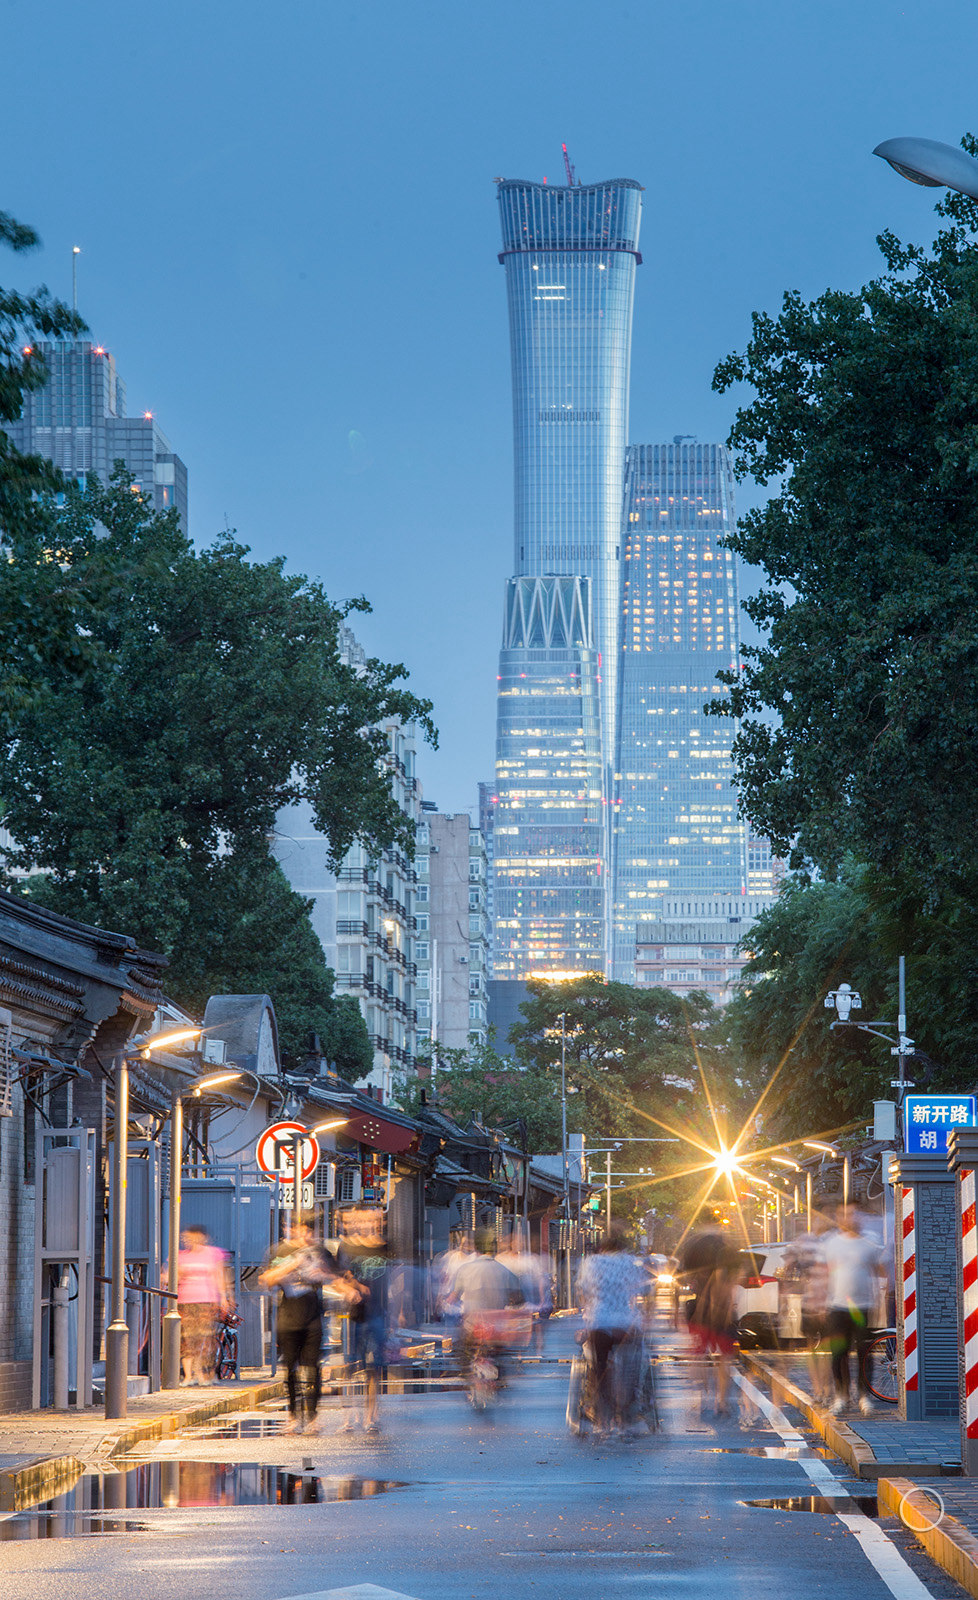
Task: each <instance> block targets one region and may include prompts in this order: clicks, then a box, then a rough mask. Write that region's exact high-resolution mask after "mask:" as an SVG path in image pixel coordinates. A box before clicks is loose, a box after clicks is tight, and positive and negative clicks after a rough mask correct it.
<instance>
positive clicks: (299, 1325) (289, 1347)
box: [258, 1216, 353, 1433]
mask: <svg viewBox="0 0 978 1600" xmlns="http://www.w3.org/2000/svg"><path fill="white" fill-rule="evenodd" d="M338 1278H339V1274H338V1273H337V1270H336V1267H335V1265H334V1263H333V1259H332V1257H331V1256H330V1254H329V1252H328V1250H326V1249H325V1247H324V1246H323V1245H322V1244H320V1243H319V1242H318V1241H317V1240H316V1239H315V1237H314V1234H313V1219H312V1218H311V1217H309V1216H304V1217H301V1218H300V1219H299V1220H298V1221H295V1222H293V1224H292V1234H291V1237H289V1238H288V1239H281V1240H280V1241H279V1243H278V1244H277V1245H275V1246H274V1247H273V1249H272V1250H271V1251H270V1252H269V1255H268V1257H267V1259H266V1262H265V1266H264V1268H263V1270H262V1272H261V1273H260V1275H259V1278H258V1282H259V1283H260V1284H262V1286H263V1287H264V1288H266V1289H278V1291H279V1302H278V1312H277V1316H276V1322H275V1330H276V1336H277V1339H278V1350H279V1356H280V1358H281V1361H282V1365H283V1366H284V1367H285V1388H286V1393H287V1395H288V1403H289V1417H288V1421H287V1423H286V1425H285V1430H284V1431H285V1432H286V1433H297V1432H298V1431H299V1430H300V1429H302V1428H304V1429H305V1431H306V1432H307V1433H312V1432H315V1429H316V1425H317V1416H318V1411H319V1400H320V1396H321V1394H322V1375H321V1372H320V1367H319V1356H320V1349H321V1347H322V1342H323V1300H322V1291H323V1285H324V1284H326V1283H329V1284H331V1285H334V1286H336V1288H337V1290H338V1292H339V1293H340V1295H341V1298H348V1299H352V1298H353V1294H352V1291H350V1292H347V1291H345V1290H344V1288H343V1285H342V1284H341V1283H340V1284H338V1283H337V1279H338Z"/></svg>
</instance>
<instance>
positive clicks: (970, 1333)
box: [947, 1128, 978, 1477]
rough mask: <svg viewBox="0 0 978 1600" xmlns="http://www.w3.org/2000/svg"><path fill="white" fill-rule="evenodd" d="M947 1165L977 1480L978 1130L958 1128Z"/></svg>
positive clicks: (966, 1423) (966, 1448)
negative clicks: (952, 1183)
mask: <svg viewBox="0 0 978 1600" xmlns="http://www.w3.org/2000/svg"><path fill="white" fill-rule="evenodd" d="M947 1164H948V1167H949V1168H950V1170H951V1171H952V1172H956V1173H957V1188H958V1217H959V1227H958V1370H959V1374H960V1384H961V1387H960V1416H961V1465H962V1467H963V1469H964V1471H965V1473H966V1474H967V1475H968V1476H969V1477H975V1476H978V1229H976V1226H975V1169H976V1168H978V1128H955V1129H954V1130H953V1131H952V1132H951V1133H950V1134H949V1135H948V1141H947Z"/></svg>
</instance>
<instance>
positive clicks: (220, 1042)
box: [200, 1035, 228, 1067]
mask: <svg viewBox="0 0 978 1600" xmlns="http://www.w3.org/2000/svg"><path fill="white" fill-rule="evenodd" d="M200 1054H201V1057H202V1059H203V1060H204V1062H205V1063H206V1065H207V1066H209V1067H223V1065H224V1063H225V1061H226V1060H227V1058H228V1047H227V1041H226V1040H224V1039H208V1038H207V1036H206V1035H205V1036H204V1038H203V1039H201V1041H200Z"/></svg>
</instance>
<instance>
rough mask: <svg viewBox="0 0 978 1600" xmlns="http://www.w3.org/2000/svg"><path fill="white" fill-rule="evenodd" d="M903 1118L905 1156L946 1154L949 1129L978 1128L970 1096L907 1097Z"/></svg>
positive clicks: (977, 1118) (974, 1103)
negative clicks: (904, 1125)
mask: <svg viewBox="0 0 978 1600" xmlns="http://www.w3.org/2000/svg"><path fill="white" fill-rule="evenodd" d="M903 1115H904V1121H905V1124H906V1136H907V1139H906V1142H907V1154H908V1155H924V1156H926V1155H932V1156H935V1155H936V1156H940V1155H946V1154H947V1136H948V1134H949V1133H950V1132H951V1131H952V1129H954V1128H974V1127H975V1126H978V1117H976V1101H975V1096H974V1095H973V1094H908V1095H907V1098H906V1100H905V1102H904V1107H903Z"/></svg>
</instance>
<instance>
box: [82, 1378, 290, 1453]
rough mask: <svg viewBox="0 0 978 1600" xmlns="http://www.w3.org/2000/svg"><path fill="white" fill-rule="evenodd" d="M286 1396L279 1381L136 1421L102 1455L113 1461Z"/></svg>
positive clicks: (239, 1390)
mask: <svg viewBox="0 0 978 1600" xmlns="http://www.w3.org/2000/svg"><path fill="white" fill-rule="evenodd" d="M284 1393H285V1383H284V1381H282V1380H279V1381H278V1382H276V1383H262V1384H258V1385H257V1387H255V1388H252V1389H236V1390H235V1391H234V1393H233V1394H229V1395H228V1396H227V1398H226V1399H222V1400H211V1401H209V1402H208V1404H207V1405H203V1406H192V1407H190V1408H189V1409H188V1410H186V1411H168V1412H165V1413H164V1415H163V1416H161V1417H151V1418H150V1419H149V1420H148V1421H146V1422H137V1424H136V1426H135V1427H133V1428H126V1429H125V1431H124V1432H123V1433H120V1434H119V1435H118V1436H117V1437H116V1438H115V1439H114V1440H113V1441H112V1443H111V1444H109V1445H108V1450H107V1451H106V1441H105V1440H103V1442H102V1446H101V1448H100V1450H99V1452H98V1453H99V1454H100V1455H101V1454H103V1453H106V1454H107V1455H108V1457H109V1459H110V1460H114V1459H115V1457H116V1456H124V1455H128V1453H129V1451H130V1450H131V1449H132V1448H133V1446H134V1445H137V1444H146V1443H155V1442H156V1441H157V1440H158V1439H171V1438H172V1437H173V1435H174V1434H175V1433H180V1432H181V1430H182V1429H183V1428H196V1427H198V1426H199V1425H200V1423H202V1422H211V1421H212V1420H213V1418H214V1417H225V1416H228V1415H229V1413H230V1412H232V1411H251V1410H254V1408H255V1407H256V1406H260V1405H262V1404H264V1402H265V1401H266V1400H277V1399H279V1397H280V1396H281V1395H283V1394H284Z"/></svg>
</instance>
